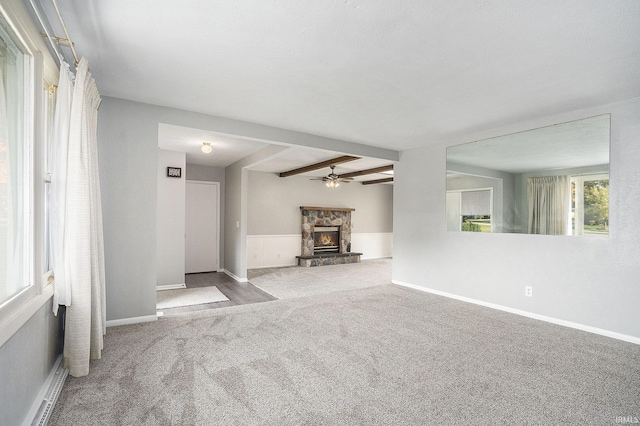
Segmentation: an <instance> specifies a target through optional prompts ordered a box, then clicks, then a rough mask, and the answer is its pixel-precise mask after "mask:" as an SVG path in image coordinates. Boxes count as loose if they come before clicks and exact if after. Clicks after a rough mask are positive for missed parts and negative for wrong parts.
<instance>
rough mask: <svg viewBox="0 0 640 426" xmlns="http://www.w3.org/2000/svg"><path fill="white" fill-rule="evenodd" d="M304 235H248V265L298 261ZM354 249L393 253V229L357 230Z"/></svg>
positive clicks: (367, 255) (368, 255) (374, 255)
mask: <svg viewBox="0 0 640 426" xmlns="http://www.w3.org/2000/svg"><path fill="white" fill-rule="evenodd" d="M301 238H302V237H301V236H300V235H297V234H295V235H247V269H259V268H279V267H284V266H295V265H297V264H298V263H297V259H296V256H300V251H301V245H302V240H301ZM351 251H352V252H358V253H362V254H363V256H362V259H380V258H384V257H391V256H392V253H393V233H391V232H383V233H361V234H357V233H353V234H351Z"/></svg>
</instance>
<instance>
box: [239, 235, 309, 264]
mask: <svg viewBox="0 0 640 426" xmlns="http://www.w3.org/2000/svg"><path fill="white" fill-rule="evenodd" d="M301 246H302V237H301V236H300V235H298V234H295V235H247V269H259V268H279V267H283V266H295V265H297V264H298V262H297V259H296V256H300V250H301Z"/></svg>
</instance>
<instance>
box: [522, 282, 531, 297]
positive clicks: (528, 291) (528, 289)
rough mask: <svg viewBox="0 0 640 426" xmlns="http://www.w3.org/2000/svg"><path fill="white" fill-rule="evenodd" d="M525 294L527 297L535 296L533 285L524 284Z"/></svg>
mask: <svg viewBox="0 0 640 426" xmlns="http://www.w3.org/2000/svg"><path fill="white" fill-rule="evenodd" d="M524 295H525V296H527V297H533V287H531V286H530V285H526V286H524Z"/></svg>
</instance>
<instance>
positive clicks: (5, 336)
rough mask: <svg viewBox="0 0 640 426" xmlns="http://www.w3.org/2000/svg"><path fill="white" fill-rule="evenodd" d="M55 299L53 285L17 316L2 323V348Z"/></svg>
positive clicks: (32, 299)
mask: <svg viewBox="0 0 640 426" xmlns="http://www.w3.org/2000/svg"><path fill="white" fill-rule="evenodd" d="M52 297H53V284H49V285H47V286H45V287H44V288H43V289H42V293H40V294H38V295H37V296H34V297H32V298H31V299H30V300H29V301H28V302H27V303H25V305H24V306H23V307H22V309H20V310H19V311H18V312H17V313H16V314H15V315H13V316H11V317H10V318H7V319H6V320H4V321H2V323H0V347H2V345H4V344H5V343H6V342H7V341H8V340H9V339H10V338H11V337H12V336H13V335H14V334H16V332H17V331H18V330H20V328H22V326H23V325H25V324H26V323H27V321H29V320H30V319H31V317H32V316H33V315H35V313H36V312H38V310H39V309H40V308H41V307H42V305H44V304H45V303H47V302H48V301H49V299H51V298H52Z"/></svg>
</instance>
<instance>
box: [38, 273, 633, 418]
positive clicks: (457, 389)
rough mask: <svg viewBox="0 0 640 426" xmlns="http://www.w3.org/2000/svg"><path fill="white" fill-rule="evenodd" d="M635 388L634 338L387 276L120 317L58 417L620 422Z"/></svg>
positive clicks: (70, 382)
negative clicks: (350, 286) (386, 281)
mask: <svg viewBox="0 0 640 426" xmlns="http://www.w3.org/2000/svg"><path fill="white" fill-rule="evenodd" d="M639 401H640V346H639V345H634V344H631V343H627V342H623V341H619V340H614V339H611V338H607V337H603V336H599V335H595V334H590V333H586V332H583V331H579V330H574V329H570V328H566V327H562V326H559V325H554V324H550V323H546V322H542V321H536V320H533V319H530V318H525V317H521V316H517V315H514V314H510V313H507V312H502V311H498V310H493V309H490V308H486V307H482V306H478V305H473V304H469V303H464V302H461V301H457V300H453V299H448V298H444V297H440V296H436V295H432V294H428V293H423V292H419V291H416V290H413V289H409V288H405V287H400V286H396V285H393V284H390V285H383V286H374V287H368V288H362V289H357V290H349V291H341V292H335V293H329V294H324V295H318V296H315V297H307V298H295V299H287V300H276V301H272V302H266V303H259V304H252V305H242V306H234V307H227V308H221V309H213V310H207V311H198V312H189V313H184V314H179V315H176V316H172V317H165V318H160V319H159V320H158V321H155V322H153V323H145V324H134V325H124V326H119V327H112V328H109V329H108V332H107V335H106V336H105V344H104V350H103V352H102V359H100V360H94V361H91V373H90V374H89V376H86V377H81V378H73V377H70V378H69V379H67V382H66V384H65V386H64V388H63V390H62V393H61V395H60V399H59V400H58V403H57V404H56V406H55V409H54V411H53V414H52V417H51V420H50V422H49V424H50V425H67V426H73V425H104V424H113V425H133V424H135V425H177V424H185V425H213V424H215V425H274V424H278V425H300V424H314V425H335V424H343V425H376V424H378V425H391V424H394V425H396V424H403V425H425V424H536V425H543V424H549V425H557V424H615V421H616V418H617V417H618V416H638V414H639V410H640V406H639Z"/></svg>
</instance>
